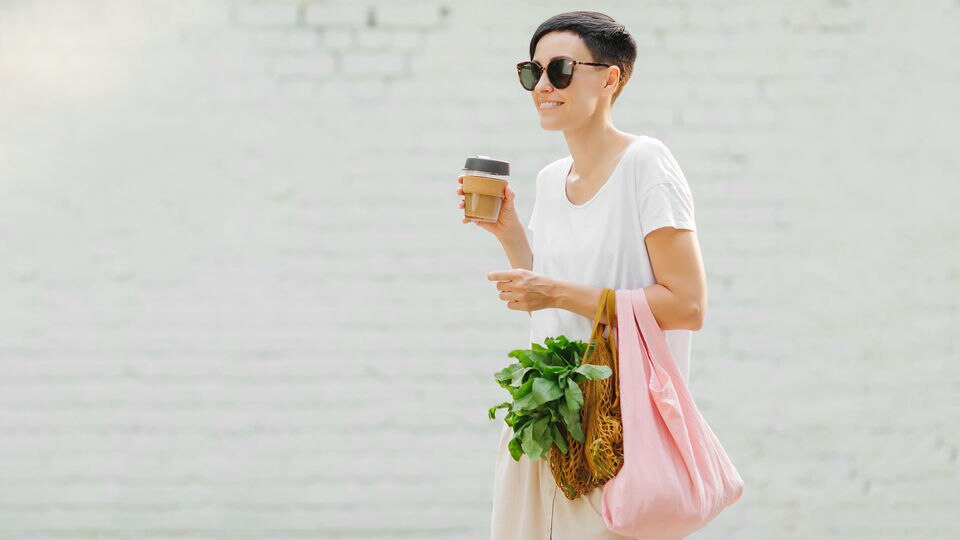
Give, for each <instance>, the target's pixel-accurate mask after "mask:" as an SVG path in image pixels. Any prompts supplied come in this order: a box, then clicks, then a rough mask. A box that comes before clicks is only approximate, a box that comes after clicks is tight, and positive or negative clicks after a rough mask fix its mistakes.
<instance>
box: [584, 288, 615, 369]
mask: <svg viewBox="0 0 960 540" xmlns="http://www.w3.org/2000/svg"><path fill="white" fill-rule="evenodd" d="M604 312H606V314H607V324H606V327H607V328H609V329H610V333H609V335H608V337H607V338H604V337H603V329H601V331H600V332H599V333H598V332H597V328H598V327H599V326H600V315H601V314H602V313H604ZM616 321H617V295H616V293H615V291H614V290H613V289H610V288H604V289H603V290H602V291H600V301H599V302H597V312H596V314H595V315H594V316H593V328H592V329H591V330H590V343H588V344H587V350H586V352H585V353H584V354H583V358H581V359H580V363H581V364H583V361H584V360H586V359H587V357H589V356H590V350H591V349H590V345H592V344H593V340H594V339H606V340H607V343H608V345H609V346H610V352H612V353H613V360H614V366H616V360H617V343H616V339H615V337H614V330H613V327H614V325H615V324H616ZM614 369H616V367H614Z"/></svg>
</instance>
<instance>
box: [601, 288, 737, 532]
mask: <svg viewBox="0 0 960 540" xmlns="http://www.w3.org/2000/svg"><path fill="white" fill-rule="evenodd" d="M616 298H617V332H616V334H617V359H618V362H619V364H618V372H619V377H620V414H621V417H622V420H623V454H624V458H623V466H622V467H621V469H620V471H619V472H618V473H617V475H616V476H614V477H613V478H611V479H610V480H609V481H608V482H607V483H606V484H604V486H603V505H602V513H603V520H604V522H605V523H606V525H607V528H608V529H610V530H611V531H613V532H615V533H617V534H622V535H625V536H631V537H634V538H639V539H645V538H657V539H662V538H683V537H684V536H686V535H688V534H690V533H692V532H694V531H696V530H697V529H700V528H701V527H703V526H704V525H706V524H707V523H708V522H710V520H712V519H713V518H714V517H716V516H717V514H719V513H720V511H721V510H723V509H724V508H725V507H727V506H729V505H731V504H733V503H734V502H736V501H737V500H738V499H739V498H740V496H741V495H742V494H743V480H742V479H741V478H740V474H739V473H738V472H737V470H736V468H734V466H733V463H731V461H730V458H729V457H727V454H726V452H725V451H724V450H723V446H721V445H720V441H719V440H717V437H716V436H715V435H714V434H713V431H712V430H711V429H710V426H709V425H707V421H706V420H704V418H703V416H702V415H701V414H700V411H699V410H698V409H697V406H696V404H695V403H694V402H693V397H692V396H691V395H690V391H689V389H688V388H687V384H686V381H685V380H684V378H683V376H682V375H681V373H680V371H679V369H678V368H677V364H676V361H675V360H674V359H673V356H672V355H671V353H670V349H669V347H668V346H667V341H666V338H665V337H664V335H663V331H662V330H661V329H660V326H659V325H658V324H657V320H656V319H655V318H654V316H653V312H652V311H650V306H649V304H648V303H647V297H646V294H645V293H644V292H643V289H632V290H627V289H624V290H617V291H616Z"/></svg>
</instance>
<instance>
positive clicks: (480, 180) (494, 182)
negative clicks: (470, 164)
mask: <svg viewBox="0 0 960 540" xmlns="http://www.w3.org/2000/svg"><path fill="white" fill-rule="evenodd" d="M508 183H509V182H508V181H507V180H505V179H502V178H491V177H488V176H479V174H478V173H476V172H475V171H468V172H467V174H466V175H464V177H463V188H462V189H463V217H465V218H467V219H469V220H473V221H489V222H496V221H497V220H498V219H500V207H501V205H502V204H503V198H504V196H505V195H506V188H507V184H508Z"/></svg>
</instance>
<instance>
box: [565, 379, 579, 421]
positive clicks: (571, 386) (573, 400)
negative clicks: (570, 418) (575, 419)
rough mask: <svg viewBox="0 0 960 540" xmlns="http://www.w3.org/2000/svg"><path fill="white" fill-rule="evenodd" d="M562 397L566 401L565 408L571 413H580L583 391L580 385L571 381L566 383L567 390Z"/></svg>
mask: <svg viewBox="0 0 960 540" xmlns="http://www.w3.org/2000/svg"><path fill="white" fill-rule="evenodd" d="M564 397H565V398H566V400H567V408H568V409H570V411H572V412H577V413H578V412H580V409H582V408H583V391H582V390H580V385H578V384H577V383H575V382H573V381H572V380H568V381H567V388H566V390H565V391H564Z"/></svg>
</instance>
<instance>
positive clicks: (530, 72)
mask: <svg viewBox="0 0 960 540" xmlns="http://www.w3.org/2000/svg"><path fill="white" fill-rule="evenodd" d="M519 75H520V84H521V85H522V86H523V87H524V88H526V89H527V90H533V89H534V88H536V87H537V82H538V81H539V80H540V66H538V65H536V64H534V63H532V62H527V63H526V64H522V65H521V66H520V70H519Z"/></svg>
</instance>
